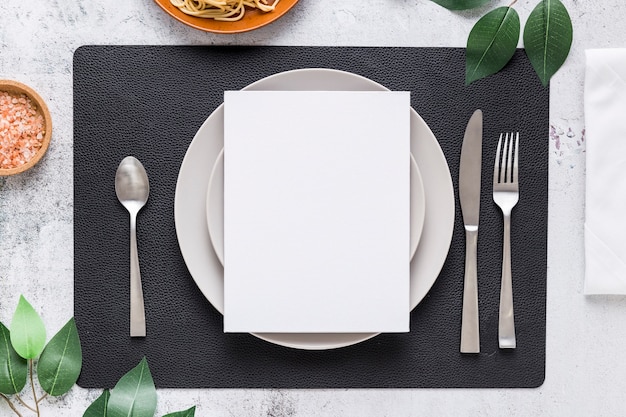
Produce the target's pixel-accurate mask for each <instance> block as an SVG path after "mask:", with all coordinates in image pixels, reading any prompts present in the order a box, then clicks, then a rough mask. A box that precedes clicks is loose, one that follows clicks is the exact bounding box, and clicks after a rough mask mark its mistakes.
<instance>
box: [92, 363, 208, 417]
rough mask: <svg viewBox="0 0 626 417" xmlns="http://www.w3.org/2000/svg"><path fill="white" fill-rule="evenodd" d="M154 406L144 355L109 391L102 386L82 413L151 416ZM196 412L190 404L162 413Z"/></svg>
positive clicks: (187, 416) (187, 415)
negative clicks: (174, 410)
mask: <svg viewBox="0 0 626 417" xmlns="http://www.w3.org/2000/svg"><path fill="white" fill-rule="evenodd" d="M156 406H157V395H156V388H155V386H154V381H153V380H152V374H151V373H150V368H149V367H148V361H147V360H146V358H143V359H142V360H141V361H140V362H139V364H138V365H137V366H136V367H134V368H133V369H131V370H130V371H129V372H128V373H126V374H125V375H124V376H122V377H121V378H120V380H119V381H118V382H117V384H116V385H115V387H114V388H113V389H112V390H111V391H109V390H104V391H103V392H102V394H101V395H100V396H99V397H98V398H97V399H96V400H95V401H94V402H93V403H92V404H91V405H90V406H89V408H87V410H86V411H85V414H83V417H154V412H155V411H156ZM195 413H196V407H191V408H190V409H188V410H185V411H178V412H175V413H171V414H167V415H165V416H163V417H193V416H194V415H195Z"/></svg>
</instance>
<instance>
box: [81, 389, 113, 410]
mask: <svg viewBox="0 0 626 417" xmlns="http://www.w3.org/2000/svg"><path fill="white" fill-rule="evenodd" d="M110 395H111V394H109V390H104V392H103V393H102V394H101V395H100V396H99V397H98V398H96V401H94V402H92V403H91V405H90V406H89V407H88V408H87V409H86V410H85V414H83V417H106V416H107V404H108V403H109V396H110Z"/></svg>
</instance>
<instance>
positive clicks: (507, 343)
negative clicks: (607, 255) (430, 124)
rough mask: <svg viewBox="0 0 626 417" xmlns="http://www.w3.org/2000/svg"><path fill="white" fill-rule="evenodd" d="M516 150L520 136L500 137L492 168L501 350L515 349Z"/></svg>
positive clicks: (517, 189)
mask: <svg viewBox="0 0 626 417" xmlns="http://www.w3.org/2000/svg"><path fill="white" fill-rule="evenodd" d="M503 136H504V140H503ZM518 148H519V133H515V134H513V133H511V134H508V133H507V134H506V135H504V134H500V140H499V141H498V149H497V151H496V162H495V164H494V167H493V201H495V203H496V204H497V205H498V207H500V210H502V217H503V220H504V239H503V247H502V283H501V287H500V317H499V321H498V342H499V345H500V348H509V349H513V348H515V321H514V319H513V283H512V277H511V211H512V210H513V207H515V205H516V204H517V202H518V200H519V182H518V154H519V152H518Z"/></svg>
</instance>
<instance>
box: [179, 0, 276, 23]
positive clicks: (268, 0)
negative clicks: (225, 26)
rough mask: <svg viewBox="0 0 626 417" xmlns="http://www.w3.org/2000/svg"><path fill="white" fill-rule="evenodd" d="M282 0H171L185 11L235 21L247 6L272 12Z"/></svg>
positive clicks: (190, 13)
mask: <svg viewBox="0 0 626 417" xmlns="http://www.w3.org/2000/svg"><path fill="white" fill-rule="evenodd" d="M279 1H280V0H274V1H273V2H272V0H170V2H171V3H172V4H173V5H174V6H176V7H178V8H179V9H180V10H181V11H182V12H183V13H186V14H188V15H191V16H196V17H204V18H207V19H215V20H224V21H230V22H234V21H236V20H240V19H241V18H242V17H243V16H244V14H245V13H246V7H251V8H253V9H259V10H262V11H264V12H271V11H272V10H274V8H275V7H276V4H278V2H279Z"/></svg>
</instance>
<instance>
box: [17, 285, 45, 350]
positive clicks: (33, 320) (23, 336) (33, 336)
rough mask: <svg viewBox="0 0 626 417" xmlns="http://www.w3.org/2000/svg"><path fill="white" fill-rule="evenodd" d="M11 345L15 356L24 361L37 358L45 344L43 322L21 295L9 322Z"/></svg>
mask: <svg viewBox="0 0 626 417" xmlns="http://www.w3.org/2000/svg"><path fill="white" fill-rule="evenodd" d="M11 344H12V345H13V348H14V349H15V351H16V352H17V354H18V355H20V356H21V357H22V358H24V359H34V358H36V357H37V356H39V354H40V353H41V351H42V350H43V347H44V345H45V344H46V328H45V326H44V324H43V321H42V320H41V317H39V314H37V312H36V311H35V309H34V308H33V306H31V305H30V303H29V302H28V301H26V299H25V298H24V296H23V295H21V296H20V301H19V302H18V303H17V308H16V309H15V313H14V314H13V320H12V321H11Z"/></svg>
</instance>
